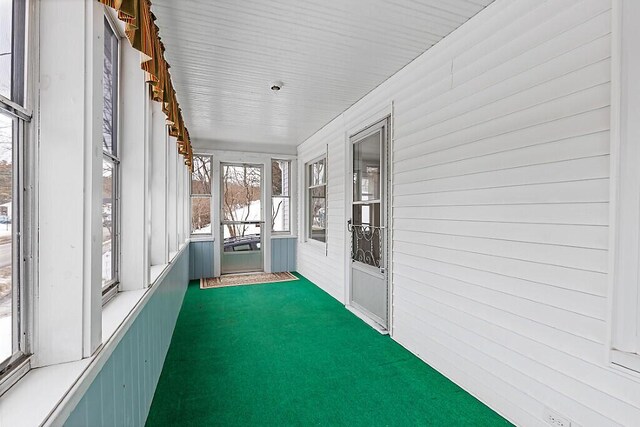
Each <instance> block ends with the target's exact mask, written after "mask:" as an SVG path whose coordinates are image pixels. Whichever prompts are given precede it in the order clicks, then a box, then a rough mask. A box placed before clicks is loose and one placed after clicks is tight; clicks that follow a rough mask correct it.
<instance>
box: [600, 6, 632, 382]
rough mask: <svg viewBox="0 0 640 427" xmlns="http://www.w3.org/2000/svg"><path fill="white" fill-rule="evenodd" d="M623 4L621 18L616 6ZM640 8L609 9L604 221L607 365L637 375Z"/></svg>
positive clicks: (620, 11)
mask: <svg viewBox="0 0 640 427" xmlns="http://www.w3.org/2000/svg"><path fill="white" fill-rule="evenodd" d="M623 5H624V8H625V10H624V13H622V7H623ZM639 15H640V5H639V4H638V3H637V2H633V1H629V0H615V1H614V2H613V8H612V16H613V18H612V35H613V38H612V60H611V61H612V67H611V68H612V79H611V80H612V81H611V159H610V162H611V181H610V205H609V207H610V215H609V218H610V222H609V233H610V235H609V277H608V279H609V282H608V285H609V286H608V288H609V293H608V301H609V306H608V323H609V326H610V327H609V328H608V329H609V337H608V345H607V346H606V349H607V354H606V358H607V361H608V363H609V366H611V367H613V368H615V369H622V370H624V372H626V373H630V374H632V375H640V170H638V168H637V164H638V162H639V161H640V146H639V145H638V143H637V141H638V140H639V139H640V125H639V124H638V123H637V121H636V120H633V119H631V117H634V116H635V115H636V114H637V113H638V112H640V99H638V98H637V96H636V97H634V96H633V95H629V94H637V93H638V90H639V89H640V84H639V83H638V82H636V81H635V80H636V79H633V78H631V76H632V75H635V74H637V73H638V72H640V55H639V54H637V53H636V52H635V49H631V48H630V45H632V44H633V40H634V25H635V23H634V22H633V19H634V18H637V17H638V16H639Z"/></svg>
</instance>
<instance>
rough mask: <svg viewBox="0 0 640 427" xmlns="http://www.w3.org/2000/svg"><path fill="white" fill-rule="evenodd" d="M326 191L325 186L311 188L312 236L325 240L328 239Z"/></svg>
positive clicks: (315, 238)
mask: <svg viewBox="0 0 640 427" xmlns="http://www.w3.org/2000/svg"><path fill="white" fill-rule="evenodd" d="M325 196H326V192H325V187H324V186H322V187H316V188H312V189H310V190H309V201H310V206H309V217H310V218H309V219H310V222H311V224H310V227H309V232H310V236H309V237H310V238H312V239H314V240H319V241H321V242H324V241H325V240H326V197H325Z"/></svg>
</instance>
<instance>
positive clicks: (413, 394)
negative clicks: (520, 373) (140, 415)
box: [147, 276, 508, 426]
mask: <svg viewBox="0 0 640 427" xmlns="http://www.w3.org/2000/svg"><path fill="white" fill-rule="evenodd" d="M299 277H300V280H298V281H292V282H281V283H271V284H263V285H252V286H237V287H227V288H217V289H205V290H201V289H200V288H199V284H198V282H195V281H194V282H191V283H190V285H189V288H188V290H187V293H186V296H185V299H184V302H183V305H182V309H181V312H180V316H179V318H178V322H177V324H176V327H175V331H174V334H173V338H172V341H171V346H170V348H169V352H168V354H167V357H166V361H165V363H164V367H163V371H162V375H161V377H160V380H159V383H158V387H157V389H156V392H155V396H154V399H153V403H152V406H151V411H150V413H149V417H148V420H147V426H177V425H180V426H205V425H211V426H213V425H215V426H220V425H242V426H246V425H280V426H285V425H286V426H291V425H305V426H309V425H345V426H346V425H348V426H356V425H367V426H373V425H376V426H377V425H380V426H382V425H436V426H442V425H447V426H453V425H473V426H495V425H508V422H507V421H505V420H504V419H503V418H501V417H500V416H499V415H498V414H496V413H495V412H493V411H492V410H491V409H489V408H488V407H487V406H485V405H484V404H482V403H481V402H480V401H478V400H477V399H475V398H474V397H473V396H471V395H470V394H468V393H467V392H465V391H464V390H462V389H461V388H460V387H458V386H456V385H455V384H454V383H452V382H451V381H449V380H448V379H447V378H445V377H444V376H442V375H441V374H439V373H438V372H437V371H435V370H434V369H433V368H431V367H430V366H428V365H427V364H425V363H424V362H422V361H421V360H420V359H418V358H417V357H416V356H414V355H413V354H411V353H410V352H408V351H407V350H405V349H404V348H403V347H401V346H400V345H399V344H397V343H396V342H394V341H393V340H391V339H390V338H389V337H388V336H383V335H380V334H379V333H378V332H376V331H375V330H373V329H372V328H370V327H369V326H368V325H366V324H365V323H364V322H362V321H361V320H360V319H358V318H357V317H356V316H354V315H353V314H352V313H350V312H349V311H347V310H346V309H345V308H344V307H343V306H342V305H341V304H340V303H339V302H338V301H336V300H335V299H333V298H332V297H330V296H329V295H327V294H326V293H324V292H323V291H322V290H321V289H319V288H318V287H316V286H315V285H314V284H313V283H311V282H310V281H308V280H307V279H305V278H304V277H302V276H299Z"/></svg>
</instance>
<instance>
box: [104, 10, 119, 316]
mask: <svg viewBox="0 0 640 427" xmlns="http://www.w3.org/2000/svg"><path fill="white" fill-rule="evenodd" d="M104 22H105V24H106V25H109V28H110V29H111V31H112V32H113V34H114V35H115V37H116V39H117V40H118V51H117V53H116V57H117V61H118V63H117V64H116V114H115V137H116V138H115V139H116V143H115V155H113V154H111V153H108V152H106V151H104V147H103V152H102V156H103V160H105V159H108V160H110V161H112V162H113V177H112V179H113V181H114V183H113V192H114V197H113V206H112V213H111V220H112V223H113V235H114V236H115V239H114V240H113V242H112V246H111V257H112V259H113V278H112V280H111V281H110V282H109V283H107V284H106V285H104V286H102V305H105V304H106V303H108V302H109V301H110V300H111V299H112V298H113V297H114V296H115V295H116V294H117V293H118V292H119V290H120V237H121V235H120V231H121V230H120V222H121V221H120V217H121V213H122V209H121V207H122V206H121V203H120V201H121V200H120V199H121V194H120V190H121V179H120V178H121V173H120V170H121V167H120V162H121V159H120V151H121V150H120V145H121V137H122V132H121V128H122V126H120V118H121V117H120V112H121V108H120V102H121V99H122V91H121V87H122V85H121V84H120V79H121V76H122V41H123V34H122V31H121V29H120V26H118V25H116V24H115V22H114V18H113V14H112V12H111V10H110V8H107V7H106V6H104Z"/></svg>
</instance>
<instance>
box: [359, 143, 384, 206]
mask: <svg viewBox="0 0 640 427" xmlns="http://www.w3.org/2000/svg"><path fill="white" fill-rule="evenodd" d="M379 199H380V132H376V133H375V134H373V135H370V136H368V137H366V138H364V139H362V140H360V141H358V142H356V143H355V144H353V201H356V202H357V201H366V200H379Z"/></svg>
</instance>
